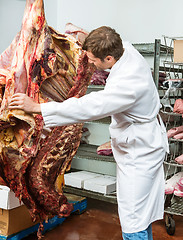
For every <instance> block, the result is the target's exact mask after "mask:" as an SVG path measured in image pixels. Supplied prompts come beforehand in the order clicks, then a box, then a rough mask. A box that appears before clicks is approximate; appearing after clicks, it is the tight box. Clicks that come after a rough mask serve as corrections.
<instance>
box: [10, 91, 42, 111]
mask: <svg viewBox="0 0 183 240" xmlns="http://www.w3.org/2000/svg"><path fill="white" fill-rule="evenodd" d="M9 109H21V110H24V111H25V112H27V113H39V114H40V113H41V106H40V104H39V103H36V102H34V101H33V99H32V98H30V97H28V96H27V95H26V94H24V93H15V94H14V95H13V96H12V98H11V101H10V103H9Z"/></svg>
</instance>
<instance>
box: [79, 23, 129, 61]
mask: <svg viewBox="0 0 183 240" xmlns="http://www.w3.org/2000/svg"><path fill="white" fill-rule="evenodd" d="M83 50H86V51H90V52H91V53H92V54H93V55H94V56H95V57H97V58H100V59H101V60H102V61H103V60H104V59H105V57H107V56H109V55H110V56H113V57H114V58H115V60H118V59H119V58H120V57H121V56H122V54H123V51H124V50H123V44H122V39H121V37H120V35H119V34H118V33H117V32H116V31H115V30H114V29H112V28H110V27H107V26H102V27H99V28H97V29H95V30H93V31H91V32H90V33H89V35H88V36H87V38H86V39H85V41H84V43H83Z"/></svg>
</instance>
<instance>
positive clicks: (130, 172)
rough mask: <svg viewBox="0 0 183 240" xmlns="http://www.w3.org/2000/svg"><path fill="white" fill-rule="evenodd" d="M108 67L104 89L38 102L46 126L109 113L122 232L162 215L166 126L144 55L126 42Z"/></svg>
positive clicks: (144, 226) (166, 149) (129, 230)
mask: <svg viewBox="0 0 183 240" xmlns="http://www.w3.org/2000/svg"><path fill="white" fill-rule="evenodd" d="M123 46H124V49H125V51H124V54H123V56H122V57H121V58H120V59H119V60H118V61H117V62H116V63H115V64H114V66H113V67H112V69H111V71H110V74H109V77H108V79H107V83H106V86H105V88H104V90H101V91H98V92H92V93H90V94H87V95H85V96H83V97H81V98H79V99H77V98H70V99H68V100H66V101H64V102H63V103H55V102H50V103H44V104H41V111H42V115H43V118H44V122H45V125H46V126H48V127H54V126H58V125H59V126H61V125H68V124H73V123H77V122H85V121H91V120H96V119H99V118H103V117H106V116H109V115H110V116H111V119H112V122H111V124H110V127H109V130H110V135H111V142H112V148H113V154H114V158H115V160H116V163H117V201H118V210H119V217H120V222H121V226H122V231H123V232H125V233H132V232H138V231H142V230H145V229H146V228H147V227H148V226H149V224H150V223H152V222H153V221H155V220H158V219H162V218H163V212H164V172H163V160H164V156H165V153H166V151H168V141H167V137H166V130H165V128H164V126H163V123H162V121H161V120H160V124H159V120H158V119H157V115H158V112H159V108H160V101H159V96H158V92H157V89H156V87H155V84H154V82H153V79H152V74H151V70H150V68H149V66H148V64H147V63H146V61H145V59H144V58H143V57H142V56H141V55H140V54H139V52H138V51H137V50H136V49H135V48H134V47H133V46H132V45H131V44H130V43H127V42H125V43H123Z"/></svg>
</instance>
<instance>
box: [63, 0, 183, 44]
mask: <svg viewBox="0 0 183 240" xmlns="http://www.w3.org/2000/svg"><path fill="white" fill-rule="evenodd" d="M59 2H60V6H59V7H60V14H59V15H58V27H59V29H60V30H63V29H64V25H65V23H67V22H73V23H74V24H76V25H78V26H81V27H83V28H85V29H87V30H89V31H90V30H92V29H94V28H96V27H99V26H101V25H109V26H111V27H113V28H115V29H116V30H117V31H118V32H119V33H120V34H121V36H122V38H124V39H126V40H129V41H130V42H132V43H135V42H154V39H155V38H161V37H162V35H168V36H180V35H181V36H183V28H182V22H183V14H182V9H183V1H182V0H174V1H173V0H92V1H91V0H67V1H65V0H60V1H59Z"/></svg>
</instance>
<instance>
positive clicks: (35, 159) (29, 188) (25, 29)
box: [0, 0, 94, 235]
mask: <svg viewBox="0 0 183 240" xmlns="http://www.w3.org/2000/svg"><path fill="white" fill-rule="evenodd" d="M93 71H94V69H93V66H91V65H89V64H88V59H87V56H86V53H85V52H84V51H82V48H81V45H80V43H79V42H78V41H77V40H76V39H75V38H74V37H73V36H70V35H67V34H59V33H58V32H57V31H55V30H54V29H53V28H51V27H48V25H47V23H46V20H45V15H44V6H43V0H27V2H26V7H25V12H24V17H23V22H22V29H21V31H20V33H18V34H17V36H16V37H15V39H14V40H13V42H12V44H11V45H10V46H9V48H8V49H6V50H5V51H4V52H3V53H2V54H1V56H0V95H1V108H0V140H1V141H0V176H1V177H2V178H3V180H4V181H5V182H6V184H7V185H8V186H9V187H10V188H11V189H12V190H13V191H14V192H15V194H16V196H17V197H18V198H19V199H20V200H21V201H23V202H24V204H25V205H26V206H27V208H28V209H29V212H30V214H31V216H32V218H33V220H35V219H36V218H37V217H39V219H40V221H41V222H42V221H43V220H45V219H47V218H48V216H52V215H58V216H60V217H61V216H68V215H69V214H70V213H71V211H72V205H71V204H69V203H68V202H67V199H66V197H65V196H64V195H63V191H62V178H63V174H64V172H65V171H67V170H69V169H70V165H71V160H72V158H73V156H74V155H75V153H76V151H77V149H78V146H79V144H80V138H81V131H82V126H83V124H74V125H71V126H65V127H56V128H52V129H44V123H43V119H42V116H41V115H36V114H35V115H30V114H26V113H25V112H23V111H22V110H11V111H10V110H9V109H8V103H9V100H10V99H11V96H12V95H13V94H14V93H17V92H21V93H26V94H27V95H28V96H30V97H32V98H33V99H34V100H35V101H36V102H39V103H42V102H47V101H53V100H54V101H58V102H62V101H64V100H66V99H67V98H69V97H81V96H82V95H84V94H85V93H86V89H87V86H88V84H89V82H90V78H91V75H92V73H93ZM68 111H69V109H68ZM40 226H41V225H40ZM40 229H41V228H40ZM38 235H39V233H38Z"/></svg>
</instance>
